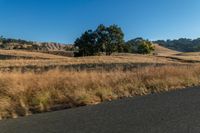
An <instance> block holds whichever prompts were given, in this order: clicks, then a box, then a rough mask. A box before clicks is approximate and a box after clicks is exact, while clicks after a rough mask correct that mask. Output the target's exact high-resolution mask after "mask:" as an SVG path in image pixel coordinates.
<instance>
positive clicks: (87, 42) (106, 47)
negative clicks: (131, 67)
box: [75, 24, 124, 56]
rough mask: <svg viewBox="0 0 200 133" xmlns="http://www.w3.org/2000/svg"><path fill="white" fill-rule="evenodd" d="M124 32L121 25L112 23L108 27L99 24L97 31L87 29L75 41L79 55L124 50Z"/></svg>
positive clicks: (109, 53)
mask: <svg viewBox="0 0 200 133" xmlns="http://www.w3.org/2000/svg"><path fill="white" fill-rule="evenodd" d="M123 44H124V34H123V32H122V30H121V28H120V27H118V26H117V25H111V26H109V27H106V26H104V25H102V24H101V25H99V26H98V27H97V29H96V30H95V31H92V30H89V31H86V32H85V33H84V34H82V36H81V37H80V38H78V39H77V40H76V41H75V47H77V48H78V53H76V55H79V56H90V55H97V54H100V53H106V55H111V54H112V53H113V52H123Z"/></svg>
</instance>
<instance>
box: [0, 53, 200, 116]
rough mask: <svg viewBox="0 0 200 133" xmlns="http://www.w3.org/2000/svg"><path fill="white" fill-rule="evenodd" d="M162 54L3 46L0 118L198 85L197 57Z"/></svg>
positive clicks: (0, 78)
mask: <svg viewBox="0 0 200 133" xmlns="http://www.w3.org/2000/svg"><path fill="white" fill-rule="evenodd" d="M165 50H166V49H165ZM166 51H167V50H166ZM162 53H164V52H163V51H162ZM164 54H165V56H163V55H162V56H161V55H159V54H156V55H154V54H152V55H138V54H114V55H112V56H92V57H79V58H75V57H63V56H57V55H50V54H43V53H37V52H33V53H32V52H26V51H15V50H11V51H9V50H0V55H1V57H3V56H7V57H9V58H2V59H0V118H1V119H6V118H16V117H19V116H26V115H30V114H33V113H39V112H46V111H54V110H59V109H65V108H72V107H77V106H85V105H93V104H98V103H100V102H103V101H110V100H114V99H119V98H124V97H134V96H140V95H147V94H151V93H160V92H166V91H171V90H176V89H180V88H184V87H188V86H196V85H200V64H199V63H198V62H196V63H194V62H189V61H188V60H190V59H188V58H192V59H194V58H193V56H190V55H185V54H186V53H184V54H183V53H182V54H183V55H178V54H180V53H174V52H173V53H172V52H171V51H167V52H166V53H164ZM11 55H12V56H11ZM174 56H175V57H177V58H180V57H184V58H183V59H181V60H179V59H175V58H173V57H174ZM29 57H30V58H29ZM186 57H187V58H186ZM185 59H186V60H185ZM194 60H196V61H198V59H194Z"/></svg>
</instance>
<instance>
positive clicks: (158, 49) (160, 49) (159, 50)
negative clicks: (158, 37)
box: [154, 44, 181, 56]
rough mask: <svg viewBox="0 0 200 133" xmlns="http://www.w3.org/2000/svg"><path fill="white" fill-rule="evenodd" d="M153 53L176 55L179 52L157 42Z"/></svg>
mask: <svg viewBox="0 0 200 133" xmlns="http://www.w3.org/2000/svg"><path fill="white" fill-rule="evenodd" d="M154 53H155V54H157V55H160V56H170V55H176V54H179V53H181V52H178V51H175V50H171V49H168V48H165V47H163V46H160V45H158V44H155V51H154Z"/></svg>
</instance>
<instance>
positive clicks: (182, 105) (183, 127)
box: [0, 87, 200, 133]
mask: <svg viewBox="0 0 200 133" xmlns="http://www.w3.org/2000/svg"><path fill="white" fill-rule="evenodd" d="M199 132H200V87H199V88H198V87H194V88H188V89H185V90H181V91H176V92H170V93H164V94H159V95H158V94H153V95H148V96H144V97H137V98H127V99H123V100H116V101H113V102H106V103H103V104H100V105H96V106H88V107H80V108H76V109H68V110H63V111H56V112H52V113H45V114H37V115H32V116H29V117H24V118H19V119H10V120H3V121H0V133H199Z"/></svg>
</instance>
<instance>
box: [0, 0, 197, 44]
mask: <svg viewBox="0 0 200 133" xmlns="http://www.w3.org/2000/svg"><path fill="white" fill-rule="evenodd" d="M99 24H105V25H111V24H117V25H119V26H120V27H122V29H123V31H124V33H125V40H129V39H132V38H135V37H144V38H148V39H150V40H157V39H174V38H180V37H187V38H197V37H200V0H0V35H3V36H5V37H10V38H21V39H27V40H33V41H53V42H61V43H73V42H74V40H75V39H76V38H77V37H79V36H80V35H81V33H82V32H84V31H85V30H87V29H95V28H96V26H97V25H99Z"/></svg>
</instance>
